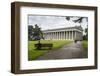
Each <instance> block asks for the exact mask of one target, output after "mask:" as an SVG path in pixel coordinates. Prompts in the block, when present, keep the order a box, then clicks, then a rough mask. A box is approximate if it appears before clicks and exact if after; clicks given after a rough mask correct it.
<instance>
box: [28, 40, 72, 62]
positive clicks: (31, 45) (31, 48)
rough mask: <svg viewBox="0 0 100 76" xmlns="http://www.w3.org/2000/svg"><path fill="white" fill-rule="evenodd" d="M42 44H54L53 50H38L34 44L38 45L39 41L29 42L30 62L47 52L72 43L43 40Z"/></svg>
mask: <svg viewBox="0 0 100 76" xmlns="http://www.w3.org/2000/svg"><path fill="white" fill-rule="evenodd" d="M40 42H41V43H52V44H53V48H52V50H49V49H44V50H37V49H36V48H35V47H34V44H36V43H38V41H29V42H28V60H35V59H36V58H38V57H39V56H41V55H43V54H45V53H46V52H48V51H54V50H56V49H59V48H61V47H62V46H64V45H65V44H69V43H71V42H72V41H67V40H41V41H40Z"/></svg>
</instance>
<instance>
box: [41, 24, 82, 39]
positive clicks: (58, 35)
mask: <svg viewBox="0 0 100 76" xmlns="http://www.w3.org/2000/svg"><path fill="white" fill-rule="evenodd" d="M42 32H43V37H44V39H45V40H82V39H83V29H82V27H81V26H75V27H68V28H59V29H49V30H43V31H42Z"/></svg>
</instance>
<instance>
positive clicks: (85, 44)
mask: <svg viewBox="0 0 100 76" xmlns="http://www.w3.org/2000/svg"><path fill="white" fill-rule="evenodd" d="M82 45H83V48H84V51H83V55H84V57H88V41H82Z"/></svg>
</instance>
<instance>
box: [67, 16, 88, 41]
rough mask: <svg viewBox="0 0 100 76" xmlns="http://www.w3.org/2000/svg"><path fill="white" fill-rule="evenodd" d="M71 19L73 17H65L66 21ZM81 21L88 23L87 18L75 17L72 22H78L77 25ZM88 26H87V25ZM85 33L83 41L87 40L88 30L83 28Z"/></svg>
mask: <svg viewBox="0 0 100 76" xmlns="http://www.w3.org/2000/svg"><path fill="white" fill-rule="evenodd" d="M71 18H74V16H67V17H66V20H68V21H69V20H71ZM83 19H86V21H87V22H88V18H87V17H77V18H76V19H75V20H73V22H75V23H76V22H78V23H82V22H83ZM87 26H88V25H87ZM84 31H85V33H86V35H84V36H83V39H85V40H87V39H88V28H85V30H84Z"/></svg>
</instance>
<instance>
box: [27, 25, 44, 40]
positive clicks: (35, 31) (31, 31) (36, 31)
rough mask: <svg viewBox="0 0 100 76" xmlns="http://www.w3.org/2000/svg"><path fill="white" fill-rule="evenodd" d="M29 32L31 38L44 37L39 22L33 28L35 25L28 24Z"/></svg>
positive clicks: (38, 38)
mask: <svg viewBox="0 0 100 76" xmlns="http://www.w3.org/2000/svg"><path fill="white" fill-rule="evenodd" d="M28 34H29V36H28V38H29V40H40V39H44V38H43V33H42V31H41V28H39V26H38V25H37V24H36V25H35V27H34V28H33V26H28Z"/></svg>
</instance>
